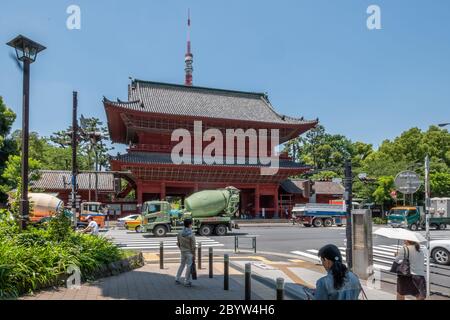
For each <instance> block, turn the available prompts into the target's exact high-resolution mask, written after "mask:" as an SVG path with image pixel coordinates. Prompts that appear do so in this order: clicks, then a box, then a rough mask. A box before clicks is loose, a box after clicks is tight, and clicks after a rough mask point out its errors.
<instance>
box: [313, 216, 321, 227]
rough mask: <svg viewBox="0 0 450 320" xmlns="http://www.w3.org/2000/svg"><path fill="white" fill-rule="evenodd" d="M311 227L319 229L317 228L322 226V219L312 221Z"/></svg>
mask: <svg viewBox="0 0 450 320" xmlns="http://www.w3.org/2000/svg"><path fill="white" fill-rule="evenodd" d="M313 226H314V227H316V228H319V227H321V226H323V221H322V219H320V218H316V219H314V221H313Z"/></svg>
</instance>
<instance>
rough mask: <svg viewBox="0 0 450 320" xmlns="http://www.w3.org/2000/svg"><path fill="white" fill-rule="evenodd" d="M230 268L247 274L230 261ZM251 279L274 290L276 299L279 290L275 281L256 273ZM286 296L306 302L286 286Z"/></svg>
mask: <svg viewBox="0 0 450 320" xmlns="http://www.w3.org/2000/svg"><path fill="white" fill-rule="evenodd" d="M230 266H232V267H233V268H234V269H236V270H238V271H239V272H242V273H244V272H245V270H244V269H243V268H241V267H240V266H237V265H236V264H234V263H233V262H231V261H230ZM251 277H252V279H254V280H256V281H258V282H260V283H262V284H263V285H265V286H267V287H269V288H271V289H273V290H274V297H275V294H276V289H277V286H276V281H275V280H269V279H267V278H264V277H262V276H259V275H257V274H254V273H252V276H251ZM284 294H285V295H286V296H288V297H290V298H291V299H293V300H305V299H304V296H300V295H299V294H298V293H297V292H296V291H295V290H293V289H292V288H290V287H286V286H285V287H284ZM273 300H275V299H273Z"/></svg>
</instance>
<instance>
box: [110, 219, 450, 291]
mask: <svg viewBox="0 0 450 320" xmlns="http://www.w3.org/2000/svg"><path fill="white" fill-rule="evenodd" d="M376 228H377V227H375V228H374V230H375V229H376ZM421 232H422V231H421ZM422 233H424V232H422ZM107 235H108V236H111V237H112V238H113V239H114V241H115V242H116V243H117V244H118V245H119V246H120V247H122V248H124V249H127V248H128V249H138V250H143V251H156V250H158V249H159V243H160V242H161V241H163V242H164V246H165V248H167V249H168V250H175V251H176V250H177V247H176V243H175V242H176V240H175V237H174V235H168V236H167V237H164V238H155V237H154V236H152V235H148V234H139V233H135V232H127V231H125V230H111V231H108V232H107ZM235 236H241V238H240V240H239V243H240V247H241V248H242V249H246V248H247V249H249V248H250V247H251V240H250V239H246V236H255V237H256V239H257V241H256V245H257V254H265V255H266V256H267V257H268V258H270V259H271V260H278V261H282V260H286V259H292V256H296V257H298V259H306V260H310V261H312V262H319V261H318V258H317V251H318V250H319V249H320V248H321V247H322V246H324V245H326V244H335V245H336V246H338V247H339V248H340V249H341V252H343V253H345V227H330V228H305V227H303V226H299V225H291V224H271V225H270V226H269V225H263V224H258V225H252V226H241V228H240V229H237V230H234V231H233V232H232V233H230V234H229V235H227V236H223V237H218V236H211V237H199V236H198V237H197V241H198V242H201V243H202V246H203V247H215V248H216V249H219V250H221V249H225V250H234V245H235ZM431 238H432V239H450V230H441V231H436V230H431ZM398 245H401V243H399V242H398V241H396V240H391V239H386V238H384V237H380V236H373V250H374V251H373V254H374V267H375V269H377V268H378V270H380V273H379V274H380V276H381V280H382V282H383V284H384V285H388V286H391V287H392V288H391V290H390V291H392V292H395V283H396V278H395V275H393V274H391V273H389V272H388V270H389V269H390V266H391V265H392V261H393V259H394V257H395V255H396V251H397V248H398ZM268 252H273V253H276V254H269V253H268ZM284 255H289V256H291V257H290V258H289V257H287V256H284ZM344 258H345V256H344ZM431 291H432V292H434V293H437V294H441V295H445V296H448V297H450V266H439V265H436V264H432V267H431Z"/></svg>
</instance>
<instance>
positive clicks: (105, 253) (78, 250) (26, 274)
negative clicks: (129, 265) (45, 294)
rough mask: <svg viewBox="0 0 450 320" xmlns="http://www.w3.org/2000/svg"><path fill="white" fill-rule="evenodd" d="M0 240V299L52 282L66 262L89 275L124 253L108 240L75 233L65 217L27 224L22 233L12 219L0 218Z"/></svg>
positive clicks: (90, 276) (118, 258)
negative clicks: (43, 225)
mask: <svg viewBox="0 0 450 320" xmlns="http://www.w3.org/2000/svg"><path fill="white" fill-rule="evenodd" d="M0 240H1V241H0V299H8V298H14V297H17V296H18V295H20V294H23V293H27V292H32V291H34V290H36V289H38V288H41V287H45V286H49V285H55V284H57V283H56V280H57V279H58V277H60V276H61V275H63V274H65V272H66V270H67V268H68V267H69V265H76V266H77V267H78V268H80V271H81V275H82V278H83V279H90V278H92V277H93V276H94V275H95V273H96V271H97V269H98V268H99V267H100V266H102V265H104V264H109V263H111V262H115V261H118V260H120V259H121V258H122V257H123V251H121V250H120V249H119V248H118V247H117V246H115V245H114V244H113V243H111V242H110V241H109V240H107V239H105V238H103V237H96V236H91V235H86V234H80V233H76V232H74V231H73V230H72V229H71V228H70V221H69V227H68V225H67V221H66V220H65V219H64V218H61V219H59V218H57V219H54V222H53V220H52V222H51V223H50V224H49V227H48V228H46V229H37V228H34V227H29V228H28V229H27V230H25V231H23V232H21V233H19V231H18V228H17V225H16V224H15V223H13V222H10V221H6V220H4V219H0Z"/></svg>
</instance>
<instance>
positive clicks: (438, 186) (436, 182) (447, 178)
mask: <svg viewBox="0 0 450 320" xmlns="http://www.w3.org/2000/svg"><path fill="white" fill-rule="evenodd" d="M430 189H431V196H432V197H448V196H450V172H436V173H432V174H430Z"/></svg>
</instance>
